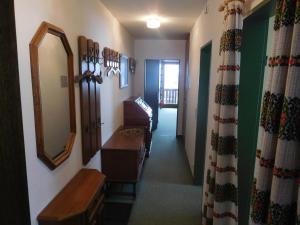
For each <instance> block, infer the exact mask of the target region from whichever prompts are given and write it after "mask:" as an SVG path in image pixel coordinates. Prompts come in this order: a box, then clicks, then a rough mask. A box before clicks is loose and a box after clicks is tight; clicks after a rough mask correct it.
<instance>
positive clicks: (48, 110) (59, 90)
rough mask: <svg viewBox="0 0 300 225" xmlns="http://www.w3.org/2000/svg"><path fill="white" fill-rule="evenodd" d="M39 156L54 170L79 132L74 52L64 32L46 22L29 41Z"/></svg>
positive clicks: (64, 158)
mask: <svg viewBox="0 0 300 225" xmlns="http://www.w3.org/2000/svg"><path fill="white" fill-rule="evenodd" d="M30 57H31V69H32V88H33V97H34V111H35V127H36V140H37V155H38V157H39V158H40V159H41V160H42V161H43V162H44V163H45V164H46V165H47V166H48V167H49V168H50V169H55V168H56V167H57V166H59V165H60V164H61V163H62V162H64V161H65V160H66V159H67V158H68V157H69V155H70V153H71V150H72V146H73V143H74V139H75V134H76V125H75V124H76V122H75V102H74V71H73V54H72V51H71V48H70V45H69V43H68V40H67V38H66V35H65V33H64V32H63V30H61V29H60V28H58V27H55V26H54V25H51V24H49V23H46V22H43V23H42V24H41V26H40V28H39V29H38V31H37V33H36V34H35V36H34V37H33V39H32V41H31V43H30Z"/></svg>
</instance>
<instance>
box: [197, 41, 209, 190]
mask: <svg viewBox="0 0 300 225" xmlns="http://www.w3.org/2000/svg"><path fill="white" fill-rule="evenodd" d="M212 47H213V43H212V41H209V42H207V43H206V44H204V45H203V46H202V47H201V48H200V68H199V81H198V83H199V86H198V98H197V99H198V103H197V126H196V139H195V161H194V183H195V184H196V185H203V182H204V169H205V159H206V154H205V153H206V144H207V143H206V139H207V125H208V107H209V90H210V76H211V66H212V63H211V60H212ZM205 51H208V52H209V53H208V57H209V59H208V58H205V59H204V58H203V57H202V56H203V54H204V53H205ZM204 60H209V65H208V68H207V67H206V68H205V70H208V71H203V70H204V68H203V64H204V63H205V64H206V62H205V61H204ZM204 73H205V76H203V75H204ZM202 82H205V84H204V85H205V87H206V88H203V87H202V88H201V86H200V83H202ZM200 96H203V99H200ZM204 98H205V99H204ZM201 100H202V101H205V102H203V103H202V104H201V105H200V104H199V103H200V101H201ZM199 106H203V107H199ZM200 108H204V111H203V112H201V111H200ZM200 117H201V118H200ZM201 120H202V121H204V123H202V124H200V123H201ZM200 129H201V130H203V133H202V134H200ZM199 137H202V139H201V140H200V139H199Z"/></svg>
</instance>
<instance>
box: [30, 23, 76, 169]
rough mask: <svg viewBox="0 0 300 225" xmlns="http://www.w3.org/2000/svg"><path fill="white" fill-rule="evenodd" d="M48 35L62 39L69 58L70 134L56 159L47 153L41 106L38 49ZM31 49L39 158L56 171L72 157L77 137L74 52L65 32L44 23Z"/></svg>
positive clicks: (33, 40) (32, 41)
mask: <svg viewBox="0 0 300 225" xmlns="http://www.w3.org/2000/svg"><path fill="white" fill-rule="evenodd" d="M47 33H50V34H52V35H55V36H57V37H59V38H60V40H61V42H62V44H63V46H64V48H65V51H66V53H67V57H68V60H67V62H68V81H69V85H68V88H69V109H70V110H69V111H70V134H69V138H68V141H67V144H66V148H65V151H64V152H63V153H62V154H60V155H59V156H58V157H57V158H55V159H51V157H49V156H48V155H47V153H46V152H45V146H44V131H43V120H42V105H41V90H40V80H39V58H38V48H39V46H40V44H41V43H42V41H43V39H44V37H45V35H46V34H47ZM29 48H30V63H31V64H30V65H31V77H32V92H33V102H34V116H35V132H36V145H37V156H38V158H39V159H40V160H42V161H43V162H44V163H45V164H46V165H47V166H48V167H49V169H51V170H54V169H55V168H57V167H58V166H59V165H60V164H62V163H63V162H64V161H65V160H66V159H67V158H68V157H69V156H70V154H71V152H72V148H73V144H74V141H75V136H76V112H75V94H74V62H73V61H74V59H73V52H72V49H71V47H70V44H69V42H68V39H67V37H66V34H65V33H64V31H63V30H62V29H60V28H58V27H56V26H54V25H52V24H50V23H47V22H42V24H41V25H40V27H39V29H38V30H37V32H36V34H35V35H34V37H33V38H32V40H31V42H30V44H29Z"/></svg>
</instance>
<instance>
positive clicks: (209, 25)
mask: <svg viewBox="0 0 300 225" xmlns="http://www.w3.org/2000/svg"><path fill="white" fill-rule="evenodd" d="M223 2H224V1H223V0H210V1H208V12H207V13H205V11H204V10H203V11H202V12H201V14H200V16H199V18H198V19H197V21H196V23H195V25H194V27H193V28H192V30H191V33H190V52H189V57H190V59H189V60H190V61H189V63H190V65H189V75H188V78H187V80H189V82H188V83H189V84H188V86H189V88H188V90H187V109H186V110H187V112H186V118H185V119H186V131H185V134H186V136H185V149H186V153H187V157H188V160H189V164H190V168H191V171H192V173H194V160H195V141H196V126H197V104H198V88H199V76H200V74H199V71H200V49H201V47H203V46H204V45H205V44H207V43H208V42H210V41H212V58H211V72H210V84H209V108H208V124H207V139H206V152H208V150H209V146H210V136H211V135H210V134H211V130H212V125H213V124H212V122H213V121H212V118H213V107H212V106H213V105H214V104H213V102H214V96H215V85H216V82H217V68H218V66H219V64H220V57H219V45H220V38H221V35H222V33H223V19H224V13H223V12H219V11H218V9H219V6H220V5H221V3H223ZM262 2H266V1H263V0H249V1H246V5H245V11H244V15H249V14H250V13H252V12H253V11H254V10H255V9H256V8H257V7H258V6H259V5H261V4H262Z"/></svg>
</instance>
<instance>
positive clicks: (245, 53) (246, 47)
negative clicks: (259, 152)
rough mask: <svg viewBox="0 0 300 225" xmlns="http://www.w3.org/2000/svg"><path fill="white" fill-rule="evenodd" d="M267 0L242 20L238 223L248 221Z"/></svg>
mask: <svg viewBox="0 0 300 225" xmlns="http://www.w3.org/2000/svg"><path fill="white" fill-rule="evenodd" d="M274 2H275V1H271V2H270V3H268V4H267V5H265V6H264V7H263V8H261V9H260V10H258V11H257V12H256V13H254V14H253V15H251V16H249V17H247V18H246V19H245V20H244V27H243V43H242V50H241V76H240V90H239V126H238V139H239V141H238V149H239V153H238V157H239V160H238V176H239V180H238V185H239V194H238V201H239V202H238V203H239V224H240V225H246V224H248V219H249V211H250V198H251V188H252V179H253V173H254V165H255V152H256V145H257V136H258V125H259V117H260V106H261V98H262V90H263V85H264V69H265V64H266V59H267V57H266V49H267V40H268V27H269V18H270V13H271V12H273V4H274Z"/></svg>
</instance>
